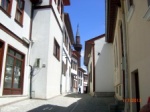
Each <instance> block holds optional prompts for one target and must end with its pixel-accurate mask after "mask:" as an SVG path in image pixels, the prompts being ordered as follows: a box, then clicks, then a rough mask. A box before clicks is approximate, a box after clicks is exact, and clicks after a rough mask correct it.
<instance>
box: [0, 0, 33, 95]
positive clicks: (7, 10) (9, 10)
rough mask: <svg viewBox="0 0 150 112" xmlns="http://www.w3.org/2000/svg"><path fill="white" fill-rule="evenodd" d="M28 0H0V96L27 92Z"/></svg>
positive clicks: (28, 71)
mask: <svg viewBox="0 0 150 112" xmlns="http://www.w3.org/2000/svg"><path fill="white" fill-rule="evenodd" d="M30 16H31V2H30V1H29V0H27V1H24V0H10V1H7V0H0V96H1V97H3V96H4V95H9V96H11V95H23V96H27V95H28V94H29V92H28V90H29V74H30V68H29V54H30V51H29V48H30V41H29V40H30V20H31V19H30Z"/></svg>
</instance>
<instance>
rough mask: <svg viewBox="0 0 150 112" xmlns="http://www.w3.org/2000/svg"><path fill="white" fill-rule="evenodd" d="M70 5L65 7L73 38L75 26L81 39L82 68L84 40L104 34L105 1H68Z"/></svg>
mask: <svg viewBox="0 0 150 112" xmlns="http://www.w3.org/2000/svg"><path fill="white" fill-rule="evenodd" d="M70 1H71V5H70V6H66V7H65V12H67V13H69V15H70V20H71V25H72V30H73V33H74V37H75V35H76V30H77V24H79V32H80V37H81V40H80V41H81V44H82V46H83V48H82V53H81V54H82V58H81V66H82V67H83V66H84V65H83V56H84V55H83V54H84V46H85V45H84V44H85V41H86V40H89V39H91V38H94V37H96V36H98V35H101V34H104V33H105V0H70Z"/></svg>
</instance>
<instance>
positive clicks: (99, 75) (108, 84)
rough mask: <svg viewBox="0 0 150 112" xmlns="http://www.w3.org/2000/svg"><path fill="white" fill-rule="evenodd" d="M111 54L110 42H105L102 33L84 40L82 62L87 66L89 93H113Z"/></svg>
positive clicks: (105, 94) (108, 94) (111, 94)
mask: <svg viewBox="0 0 150 112" xmlns="http://www.w3.org/2000/svg"><path fill="white" fill-rule="evenodd" d="M112 56H113V52H112V44H108V43H107V42H105V35H104V34H103V35H100V36H98V37H95V38H92V39H90V40H88V41H86V43H85V57H84V64H85V65H86V66H87V68H88V74H89V88H90V94H91V95H101V96H103V95H104V96H113V95H114V86H113V84H114V79H113V77H114V75H113V70H114V69H113V57H112Z"/></svg>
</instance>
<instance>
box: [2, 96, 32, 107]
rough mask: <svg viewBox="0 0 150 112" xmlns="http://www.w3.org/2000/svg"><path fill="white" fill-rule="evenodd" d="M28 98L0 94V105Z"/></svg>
mask: <svg viewBox="0 0 150 112" xmlns="http://www.w3.org/2000/svg"><path fill="white" fill-rule="evenodd" d="M26 99H29V97H28V96H2V97H0V107H2V106H6V105H10V104H12V103H16V102H19V101H23V100H26Z"/></svg>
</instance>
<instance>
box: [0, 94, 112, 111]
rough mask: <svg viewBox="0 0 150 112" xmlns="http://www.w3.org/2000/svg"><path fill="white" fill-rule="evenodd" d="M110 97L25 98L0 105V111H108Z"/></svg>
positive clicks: (69, 95)
mask: <svg viewBox="0 0 150 112" xmlns="http://www.w3.org/2000/svg"><path fill="white" fill-rule="evenodd" d="M113 102H114V98H112V97H91V96H90V95H89V94H68V95H61V96H58V97H55V98H52V99H49V100H37V99H27V100H24V101H20V102H17V103H13V104H10V105H7V106H2V107H0V112H109V108H108V105H109V104H111V103H113Z"/></svg>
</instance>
